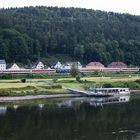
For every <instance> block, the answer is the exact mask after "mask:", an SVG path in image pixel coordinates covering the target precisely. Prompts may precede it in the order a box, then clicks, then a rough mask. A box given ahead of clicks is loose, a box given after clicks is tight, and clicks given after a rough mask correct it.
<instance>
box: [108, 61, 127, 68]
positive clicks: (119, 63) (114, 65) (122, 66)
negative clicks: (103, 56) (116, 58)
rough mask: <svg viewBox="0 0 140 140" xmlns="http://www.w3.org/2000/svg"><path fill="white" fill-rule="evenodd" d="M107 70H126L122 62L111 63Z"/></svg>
mask: <svg viewBox="0 0 140 140" xmlns="http://www.w3.org/2000/svg"><path fill="white" fill-rule="evenodd" d="M108 67H109V68H127V65H126V64H124V63H123V62H112V63H111V64H109V65H108Z"/></svg>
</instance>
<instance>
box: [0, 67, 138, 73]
mask: <svg viewBox="0 0 140 140" xmlns="http://www.w3.org/2000/svg"><path fill="white" fill-rule="evenodd" d="M79 71H80V72H81V73H87V72H140V68H102V69H87V68H81V69H79ZM70 72H71V69H21V70H4V71H0V73H13V74H28V73H33V74H35V73H70Z"/></svg>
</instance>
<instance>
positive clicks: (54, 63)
mask: <svg viewBox="0 0 140 140" xmlns="http://www.w3.org/2000/svg"><path fill="white" fill-rule="evenodd" d="M57 63H60V64H61V62H60V61H55V62H53V63H52V66H55V65H56V64H57Z"/></svg>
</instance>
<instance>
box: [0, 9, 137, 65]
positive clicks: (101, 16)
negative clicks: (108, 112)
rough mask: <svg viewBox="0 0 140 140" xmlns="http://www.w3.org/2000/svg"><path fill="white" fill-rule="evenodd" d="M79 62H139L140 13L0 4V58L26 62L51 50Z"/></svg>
mask: <svg viewBox="0 0 140 140" xmlns="http://www.w3.org/2000/svg"><path fill="white" fill-rule="evenodd" d="M56 54H59V55H62V56H63V57H64V58H65V55H66V56H70V57H71V58H74V59H77V60H79V61H81V62H82V63H87V62H89V61H100V62H102V63H104V64H106V65H107V64H108V63H110V62H112V61H123V62H125V63H127V64H128V65H140V16H132V15H129V14H117V13H112V12H109V13H107V12H102V11H94V10H87V9H78V8H57V7H29V8H14V9H1V10H0V58H1V59H2V58H4V59H6V60H7V61H8V62H13V61H16V62H21V63H28V62H29V61H35V60H37V59H39V58H40V59H44V58H45V59H47V58H48V57H50V56H56Z"/></svg>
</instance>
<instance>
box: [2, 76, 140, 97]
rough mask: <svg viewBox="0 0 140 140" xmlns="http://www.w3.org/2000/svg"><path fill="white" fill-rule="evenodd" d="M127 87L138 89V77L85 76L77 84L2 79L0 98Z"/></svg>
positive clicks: (58, 80)
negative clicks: (69, 88) (68, 89)
mask: <svg viewBox="0 0 140 140" xmlns="http://www.w3.org/2000/svg"><path fill="white" fill-rule="evenodd" d="M95 86H96V87H97V86H103V87H128V88H130V89H140V76H139V75H137V74H135V75H131V76H130V75H129V76H128V75H126V74H125V75H123V76H121V77H119V76H118V74H116V75H114V76H110V77H106V76H105V77H103V76H100V77H92V76H86V77H83V78H81V80H80V82H77V81H76V80H75V78H72V77H63V78H62V77H60V78H54V77H53V78H52V79H51V78H50V77H49V78H44V77H42V79H40V78H38V79H34V78H33V79H31V78H29V79H27V80H26V83H22V82H21V80H20V79H11V80H9V79H3V80H0V96H23V95H39V94H61V93H62V94H64V93H69V91H67V90H66V89H65V88H67V87H77V88H82V89H88V88H89V87H95Z"/></svg>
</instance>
